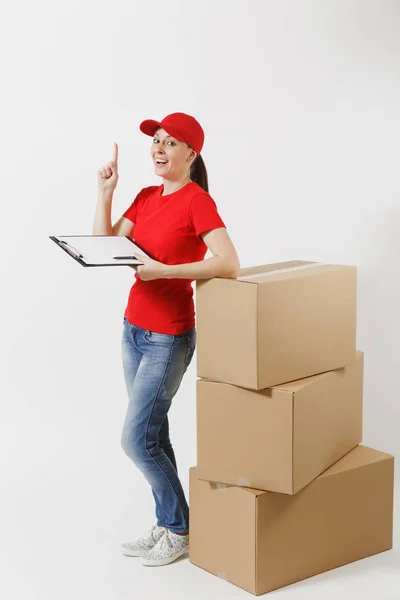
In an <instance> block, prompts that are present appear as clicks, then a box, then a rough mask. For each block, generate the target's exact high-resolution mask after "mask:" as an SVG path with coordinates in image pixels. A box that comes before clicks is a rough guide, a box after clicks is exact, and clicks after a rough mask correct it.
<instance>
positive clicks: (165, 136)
mask: <svg viewBox="0 0 400 600" xmlns="http://www.w3.org/2000/svg"><path fill="white" fill-rule="evenodd" d="M154 135H156V136H157V137H160V136H159V135H158V133H155V134H154ZM167 137H172V135H166V136H165V138H167Z"/></svg>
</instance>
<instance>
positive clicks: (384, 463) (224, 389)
mask: <svg viewBox="0 0 400 600" xmlns="http://www.w3.org/2000/svg"><path fill="white" fill-rule="evenodd" d="M356 304H357V272H356V268H355V267H352V266H344V265H327V264H321V263H314V262H308V261H290V262H286V263H278V264H272V265H271V264H270V265H261V266H257V267H251V268H246V269H242V270H241V273H240V276H239V277H238V278H237V279H235V280H232V279H222V278H214V279H210V280H203V281H197V283H196V313H197V335H198V337H197V375H198V377H200V379H198V380H197V384H196V385H197V451H198V452H197V466H196V467H192V468H191V469H190V488H189V503H190V524H189V528H190V551H189V558H190V560H191V562H192V563H193V564H195V565H197V566H199V567H202V568H203V569H206V570H207V571H209V572H211V573H213V574H215V575H217V576H219V577H222V578H224V579H226V580H227V581H229V582H231V583H233V584H236V585H238V586H240V587H242V588H244V589H245V590H247V591H249V592H252V593H253V594H255V595H260V594H263V593H265V592H268V591H271V590H273V589H276V588H279V587H282V586H284V585H287V584H290V583H293V582H295V581H299V580H301V579H304V578H306V577H310V576H311V575H315V574H317V573H321V572H323V571H327V570H329V569H332V568H334V567H338V566H340V565H344V564H346V563H349V562H352V561H354V560H358V559H360V558H363V557H366V556H369V555H371V554H375V553H377V552H381V551H383V550H388V549H390V548H391V547H392V532H393V529H392V526H393V469H394V458H393V456H391V455H389V454H385V453H383V452H380V451H378V450H374V449H372V448H368V447H366V446H362V445H360V442H361V440H362V404H363V366H364V361H363V358H364V356H363V353H362V352H360V351H357V350H356V347H355V344H356Z"/></svg>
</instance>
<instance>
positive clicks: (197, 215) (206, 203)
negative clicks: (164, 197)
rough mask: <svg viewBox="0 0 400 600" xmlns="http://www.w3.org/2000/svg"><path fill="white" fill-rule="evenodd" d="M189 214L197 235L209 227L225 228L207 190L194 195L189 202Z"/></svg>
mask: <svg viewBox="0 0 400 600" xmlns="http://www.w3.org/2000/svg"><path fill="white" fill-rule="evenodd" d="M189 214H190V221H191V223H192V225H193V229H194V230H195V232H196V235H197V236H199V235H200V234H201V233H203V232H204V231H208V230H209V229H217V228H218V227H225V228H226V225H225V223H224V222H223V220H222V218H221V217H220V215H219V213H218V209H217V205H216V203H215V201H214V199H213V198H212V197H211V196H210V194H208V193H207V192H204V194H197V195H196V196H194V198H193V199H192V201H191V203H190V210H189Z"/></svg>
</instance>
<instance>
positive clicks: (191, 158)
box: [187, 149, 197, 162]
mask: <svg viewBox="0 0 400 600" xmlns="http://www.w3.org/2000/svg"><path fill="white" fill-rule="evenodd" d="M196 158H197V152H196V151H195V150H193V149H192V150H191V151H190V154H189V156H188V159H187V160H188V161H189V162H194V160H195V159H196Z"/></svg>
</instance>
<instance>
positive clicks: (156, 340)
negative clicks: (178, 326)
mask: <svg viewBox="0 0 400 600" xmlns="http://www.w3.org/2000/svg"><path fill="white" fill-rule="evenodd" d="M143 339H144V340H145V341H146V342H147V343H148V344H150V345H152V346H164V347H166V348H169V347H170V346H171V345H172V344H173V342H174V336H173V335H172V333H157V332H156V331H149V330H148V329H147V330H146V331H145V332H144V334H143Z"/></svg>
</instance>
